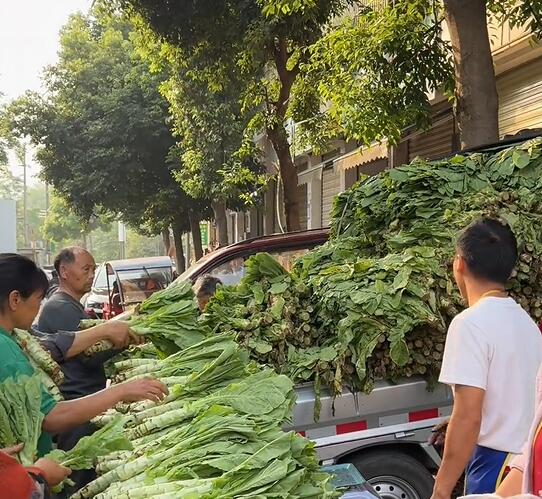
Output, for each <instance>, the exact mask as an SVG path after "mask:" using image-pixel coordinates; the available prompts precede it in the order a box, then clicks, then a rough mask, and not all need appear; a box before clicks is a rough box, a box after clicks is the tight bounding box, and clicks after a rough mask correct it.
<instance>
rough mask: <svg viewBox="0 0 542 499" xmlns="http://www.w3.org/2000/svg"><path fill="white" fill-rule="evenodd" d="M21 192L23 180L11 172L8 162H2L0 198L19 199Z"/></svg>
mask: <svg viewBox="0 0 542 499" xmlns="http://www.w3.org/2000/svg"><path fill="white" fill-rule="evenodd" d="M21 192H22V182H21V180H20V179H19V178H17V177H15V176H14V175H13V173H11V170H10V169H9V167H8V166H7V164H2V163H0V199H18V198H19V197H20V195H21Z"/></svg>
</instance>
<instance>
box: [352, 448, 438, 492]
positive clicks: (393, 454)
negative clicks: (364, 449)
mask: <svg viewBox="0 0 542 499" xmlns="http://www.w3.org/2000/svg"><path fill="white" fill-rule="evenodd" d="M350 461H351V463H352V464H353V465H354V466H355V467H356V468H357V469H358V470H359V472H360V473H361V474H362V475H363V477H364V478H365V479H366V480H367V481H368V482H369V483H370V484H371V485H372V486H373V488H374V489H375V490H376V492H377V493H378V494H379V495H380V497H382V499H429V498H430V497H431V495H432V493H433V485H434V479H433V476H432V475H431V473H430V472H429V471H428V470H427V469H426V468H425V466H423V465H422V464H421V463H420V462H418V461H417V460H416V459H414V458H413V457H411V456H409V455H408V454H404V453H402V452H397V451H386V450H379V451H373V452H368V453H366V454H362V455H360V456H357V457H354V456H353V457H352V458H351V459H350Z"/></svg>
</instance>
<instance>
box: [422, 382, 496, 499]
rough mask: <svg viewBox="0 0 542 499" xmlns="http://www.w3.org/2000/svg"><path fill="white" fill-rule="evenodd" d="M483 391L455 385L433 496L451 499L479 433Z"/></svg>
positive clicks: (434, 497) (436, 498) (439, 498)
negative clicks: (450, 414) (451, 410)
mask: <svg viewBox="0 0 542 499" xmlns="http://www.w3.org/2000/svg"><path fill="white" fill-rule="evenodd" d="M484 396H485V391H484V390H482V389H481V388H474V387H470V386H464V385H456V387H455V396H454V408H453V412H452V417H451V419H450V423H449V425H448V431H447V433H446V443H445V445H444V456H443V459H442V465H441V466H440V469H439V472H438V474H437V478H436V480H435V489H434V491H433V496H432V497H433V499H450V497H451V494H452V491H453V489H454V487H455V485H456V483H457V481H458V480H459V478H460V477H461V474H462V473H463V471H465V468H466V467H467V464H468V462H469V460H470V458H471V457H472V454H473V452H474V448H475V446H476V443H477V441H478V436H479V434H480V425H481V422H482V407H483V404H484Z"/></svg>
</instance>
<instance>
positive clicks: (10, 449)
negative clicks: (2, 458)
mask: <svg viewBox="0 0 542 499" xmlns="http://www.w3.org/2000/svg"><path fill="white" fill-rule="evenodd" d="M23 447H24V444H19V445H14V446H12V447H6V448H5V449H0V452H3V453H4V454H7V455H8V456H15V454H19V452H21V451H22V450H23Z"/></svg>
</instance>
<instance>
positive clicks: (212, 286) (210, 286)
mask: <svg viewBox="0 0 542 499" xmlns="http://www.w3.org/2000/svg"><path fill="white" fill-rule="evenodd" d="M221 285H222V281H221V280H220V279H218V278H217V277H214V276H212V275H210V274H205V275H202V276H201V277H198V279H197V280H196V282H195V284H194V294H195V295H196V298H198V299H201V298H211V297H212V296H213V295H214V294H215V293H216V288H217V287H218V286H221Z"/></svg>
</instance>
